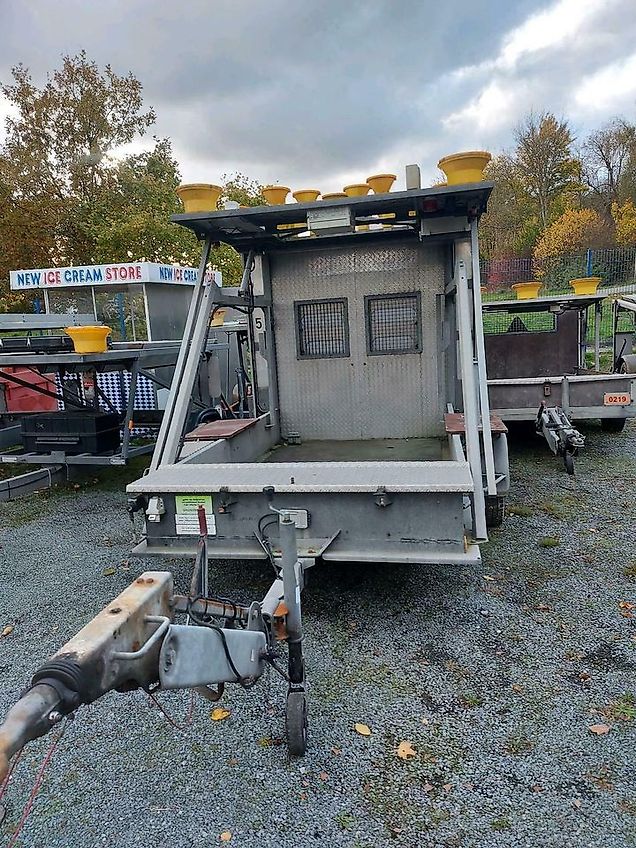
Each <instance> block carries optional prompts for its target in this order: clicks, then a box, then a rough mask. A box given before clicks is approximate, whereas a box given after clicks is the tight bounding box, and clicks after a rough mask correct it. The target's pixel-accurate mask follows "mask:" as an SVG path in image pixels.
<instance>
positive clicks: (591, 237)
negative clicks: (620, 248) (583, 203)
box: [534, 209, 612, 259]
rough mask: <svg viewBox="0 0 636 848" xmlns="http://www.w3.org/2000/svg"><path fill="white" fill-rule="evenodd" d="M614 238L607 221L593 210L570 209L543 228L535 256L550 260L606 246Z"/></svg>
mask: <svg viewBox="0 0 636 848" xmlns="http://www.w3.org/2000/svg"><path fill="white" fill-rule="evenodd" d="M611 240H612V233H611V230H610V228H609V227H608V225H607V222H606V221H605V220H604V219H603V218H602V217H601V216H600V215H599V214H598V212H595V211H594V210H593V209H568V210H567V211H566V212H564V213H563V215H561V216H560V217H559V218H557V219H556V221H553V222H552V224H550V226H549V227H546V229H545V230H544V231H543V233H542V235H541V238H540V239H539V240H538V242H537V244H536V246H535V249H534V257H535V259H551V258H554V257H559V256H568V255H572V254H577V253H581V252H583V251H584V250H586V249H587V248H598V247H606V246H607V245H608V244H609V243H610V242H611Z"/></svg>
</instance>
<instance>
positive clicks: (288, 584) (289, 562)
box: [278, 510, 303, 644]
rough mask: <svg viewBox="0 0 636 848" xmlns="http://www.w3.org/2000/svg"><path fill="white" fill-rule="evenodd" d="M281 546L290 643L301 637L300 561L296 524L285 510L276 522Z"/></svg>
mask: <svg viewBox="0 0 636 848" xmlns="http://www.w3.org/2000/svg"><path fill="white" fill-rule="evenodd" d="M278 529H279V533H280V546H281V574H282V578H283V598H284V601H285V606H286V607H287V635H288V641H289V643H290V644H292V643H293V642H300V641H301V640H302V638H303V627H302V618H301V612H300V574H299V569H300V563H299V562H298V544H297V541H296V524H295V522H294V519H293V518H292V517H291V516H290V515H289V513H288V512H287V511H286V510H281V511H280V518H279V522H278Z"/></svg>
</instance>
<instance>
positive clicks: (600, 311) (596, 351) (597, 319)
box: [594, 300, 603, 371]
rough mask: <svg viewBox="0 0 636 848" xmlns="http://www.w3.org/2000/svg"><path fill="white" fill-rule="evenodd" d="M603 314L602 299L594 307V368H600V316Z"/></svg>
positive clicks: (596, 369) (597, 369)
mask: <svg viewBox="0 0 636 848" xmlns="http://www.w3.org/2000/svg"><path fill="white" fill-rule="evenodd" d="M602 315H603V301H602V300H600V301H599V302H598V303H597V304H596V305H595V307H594V370H595V371H600V370H601V318H602Z"/></svg>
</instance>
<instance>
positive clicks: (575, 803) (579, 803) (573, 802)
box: [572, 798, 581, 810]
mask: <svg viewBox="0 0 636 848" xmlns="http://www.w3.org/2000/svg"><path fill="white" fill-rule="evenodd" d="M572 806H573V807H576V809H577V810H578V809H579V807H580V806H581V799H580V798H575V799H574V801H572Z"/></svg>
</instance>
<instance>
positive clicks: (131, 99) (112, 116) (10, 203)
mask: <svg viewBox="0 0 636 848" xmlns="http://www.w3.org/2000/svg"><path fill="white" fill-rule="evenodd" d="M12 77H13V82H12V83H5V84H2V85H0V91H1V92H2V94H4V96H5V97H6V98H7V100H8V101H9V103H10V104H11V105H12V106H13V107H15V109H16V111H17V114H16V117H14V118H13V117H9V118H7V119H6V138H5V141H4V143H3V145H2V148H1V149H0V183H1V184H2V185H4V186H5V187H6V188H7V190H8V197H7V198H6V200H7V204H6V213H5V210H4V209H3V210H0V215H4V214H8V215H9V216H10V217H12V224H13V233H14V238H15V239H16V241H18V242H20V243H24V244H26V245H32V240H31V237H30V235H31V232H32V231H33V230H35V229H37V231H38V232H39V234H41V235H44V238H43V239H42V249H43V251H44V252H45V254H46V262H43V263H42V264H49V265H56V264H72V263H74V262H90V261H91V260H92V259H93V256H94V250H95V242H94V232H95V222H96V221H97V220H98V219H99V218H100V216H101V215H102V214H103V210H104V207H105V205H106V204H107V203H108V197H109V193H110V191H111V190H112V167H111V165H112V162H111V156H110V153H111V152H112V151H113V150H116V149H117V148H119V147H121V146H122V145H124V144H127V143H129V142H131V141H133V140H134V139H135V138H137V137H139V136H141V135H143V134H144V132H145V131H146V129H147V128H148V127H149V126H150V125H151V124H152V123H153V122H154V120H155V113H154V111H153V110H152V109H149V110H147V111H145V112H144V111H143V100H142V86H141V83H140V82H139V81H138V80H137V79H136V78H135V77H134V76H133V75H132V74H131V73H129V74H127V75H126V76H119V75H117V74H116V73H115V72H114V71H113V69H112V68H111V66H110V65H106V67H105V68H104V70H103V71H101V70H100V69H99V68H98V66H97V64H96V63H95V62H94V61H92V60H90V59H88V57H87V55H86V53H85V52H84V51H82V52H81V53H79V54H78V55H76V56H64V57H63V60H62V66H61V68H60V69H59V70H56V71H54V72H53V73H52V74H50V75H49V76H48V77H47V81H46V84H45V85H44V86H43V87H42V88H38V87H37V86H35V85H34V83H33V81H32V79H31V75H30V73H29V71H28V69H27V68H25V67H24V66H23V65H17V66H16V67H14V68H13V69H12ZM16 227H17V229H15V228H16ZM32 246H33V245H32Z"/></svg>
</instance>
